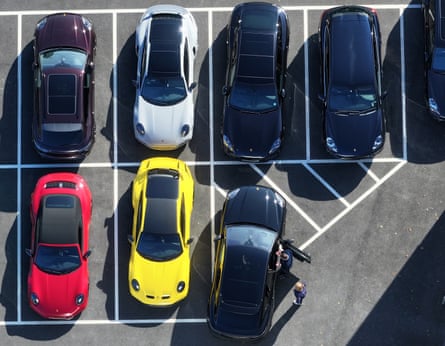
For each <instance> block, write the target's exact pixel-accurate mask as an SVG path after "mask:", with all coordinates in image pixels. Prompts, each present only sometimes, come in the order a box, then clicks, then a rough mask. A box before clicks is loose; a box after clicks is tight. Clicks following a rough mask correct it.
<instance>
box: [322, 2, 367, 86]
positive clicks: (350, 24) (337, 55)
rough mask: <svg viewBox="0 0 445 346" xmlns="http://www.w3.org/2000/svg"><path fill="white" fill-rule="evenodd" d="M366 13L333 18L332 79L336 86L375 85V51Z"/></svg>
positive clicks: (343, 13)
mask: <svg viewBox="0 0 445 346" xmlns="http://www.w3.org/2000/svg"><path fill="white" fill-rule="evenodd" d="M368 18H369V17H368V14H367V13H366V12H357V11H354V12H341V13H336V14H333V16H332V18H331V25H330V30H331V40H330V47H331V80H332V83H333V84H334V85H340V86H343V85H345V86H353V85H354V86H360V85H368V84H372V83H374V79H375V71H374V50H373V45H372V40H371V26H370V24H369V19H368Z"/></svg>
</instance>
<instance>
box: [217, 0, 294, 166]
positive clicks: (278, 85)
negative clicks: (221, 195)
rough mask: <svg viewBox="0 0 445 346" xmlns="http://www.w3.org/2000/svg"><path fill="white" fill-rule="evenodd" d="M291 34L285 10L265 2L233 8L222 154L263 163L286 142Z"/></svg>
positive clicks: (228, 48)
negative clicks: (284, 109) (284, 110)
mask: <svg viewBox="0 0 445 346" xmlns="http://www.w3.org/2000/svg"><path fill="white" fill-rule="evenodd" d="M288 46H289V28H288V19H287V15H286V13H285V12H284V10H283V9H282V8H280V7H279V6H276V5H272V4H269V3H262V2H251V3H244V4H239V5H237V6H235V8H234V9H233V12H232V15H231V17H230V21H229V24H228V26H227V71H226V83H225V86H224V87H223V94H224V110H223V125H222V128H221V135H222V142H223V147H224V152H225V153H226V154H227V155H229V156H231V157H234V158H237V159H241V160H248V161H264V160H268V159H270V158H272V157H273V156H275V155H277V154H278V152H279V150H280V148H281V143H282V139H283V119H282V118H283V115H282V102H283V99H284V96H285V79H286V69H287V51H288Z"/></svg>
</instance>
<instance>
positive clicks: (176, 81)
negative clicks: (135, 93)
mask: <svg viewBox="0 0 445 346" xmlns="http://www.w3.org/2000/svg"><path fill="white" fill-rule="evenodd" d="M141 95H142V97H143V98H144V100H145V101H147V102H149V103H151V104H154V105H158V106H171V105H174V104H176V103H178V102H180V101H182V100H183V99H185V97H186V96H187V92H186V89H185V84H184V81H183V80H182V78H181V77H180V76H177V77H170V78H149V77H147V78H145V80H144V82H143V84H142V90H141Z"/></svg>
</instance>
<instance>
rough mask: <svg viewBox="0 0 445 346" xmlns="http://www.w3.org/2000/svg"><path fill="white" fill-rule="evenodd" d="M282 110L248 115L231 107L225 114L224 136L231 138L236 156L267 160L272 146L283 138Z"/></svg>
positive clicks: (227, 108)
mask: <svg viewBox="0 0 445 346" xmlns="http://www.w3.org/2000/svg"><path fill="white" fill-rule="evenodd" d="M281 131H282V119H281V111H280V109H279V108H278V109H276V110H273V111H271V112H267V113H261V114H258V113H246V112H241V111H239V110H236V109H233V108H231V107H229V106H227V107H226V109H225V114H224V134H225V135H226V136H228V137H229V139H230V141H231V142H232V144H233V146H234V150H235V153H234V154H235V156H238V157H246V158H249V157H252V158H266V157H267V156H268V155H269V150H270V149H271V147H272V144H273V143H274V142H275V140H277V139H278V138H281Z"/></svg>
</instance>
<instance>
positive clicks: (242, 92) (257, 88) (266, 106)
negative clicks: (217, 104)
mask: <svg viewBox="0 0 445 346" xmlns="http://www.w3.org/2000/svg"><path fill="white" fill-rule="evenodd" d="M229 103H230V105H231V106H232V107H233V108H236V109H239V110H241V111H246V112H255V113H263V112H268V111H272V110H274V109H276V108H277V107H278V95H277V89H276V88H275V84H273V83H267V84H247V83H242V82H237V83H235V84H234V85H233V87H232V90H231V92H230V98H229Z"/></svg>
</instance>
